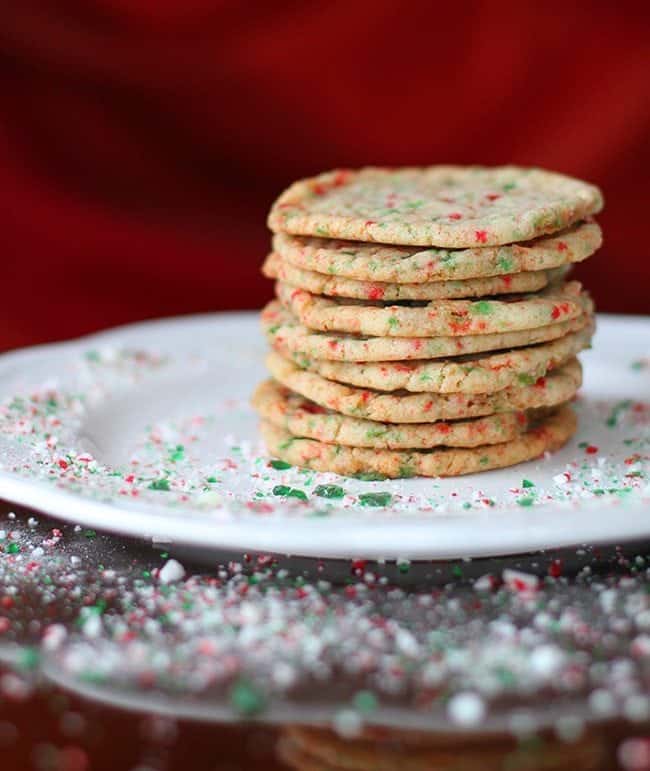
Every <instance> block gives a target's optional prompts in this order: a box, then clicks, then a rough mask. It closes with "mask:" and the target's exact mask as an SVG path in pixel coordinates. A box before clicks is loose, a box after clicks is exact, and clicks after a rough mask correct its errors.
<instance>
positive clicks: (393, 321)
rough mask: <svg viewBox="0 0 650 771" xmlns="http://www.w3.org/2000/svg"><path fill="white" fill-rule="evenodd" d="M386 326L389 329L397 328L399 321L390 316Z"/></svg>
mask: <svg viewBox="0 0 650 771" xmlns="http://www.w3.org/2000/svg"><path fill="white" fill-rule="evenodd" d="M388 326H389V327H390V328H391V329H395V327H399V319H398V318H396V317H395V316H391V317H390V318H389V319H388Z"/></svg>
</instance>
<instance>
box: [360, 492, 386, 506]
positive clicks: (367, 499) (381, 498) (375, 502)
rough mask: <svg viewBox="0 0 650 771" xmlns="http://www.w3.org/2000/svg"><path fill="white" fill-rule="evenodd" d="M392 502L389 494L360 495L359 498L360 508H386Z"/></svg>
mask: <svg viewBox="0 0 650 771" xmlns="http://www.w3.org/2000/svg"><path fill="white" fill-rule="evenodd" d="M392 500H393V496H392V495H391V494H390V493H361V495H360V496H359V503H360V504H361V505H362V506H388V505H389V504H390V502H391V501H392Z"/></svg>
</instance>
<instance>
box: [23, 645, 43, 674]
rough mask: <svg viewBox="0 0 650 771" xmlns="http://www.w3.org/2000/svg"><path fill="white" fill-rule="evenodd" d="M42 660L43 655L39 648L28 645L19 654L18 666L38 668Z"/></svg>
mask: <svg viewBox="0 0 650 771" xmlns="http://www.w3.org/2000/svg"><path fill="white" fill-rule="evenodd" d="M40 660H41V655H40V653H39V651H38V649H37V648H34V647H33V646H31V645H30V646H28V647H27V648H23V649H22V650H21V652H20V655H19V656H18V666H19V667H20V668H21V669H36V667H37V666H38V664H39V662H40Z"/></svg>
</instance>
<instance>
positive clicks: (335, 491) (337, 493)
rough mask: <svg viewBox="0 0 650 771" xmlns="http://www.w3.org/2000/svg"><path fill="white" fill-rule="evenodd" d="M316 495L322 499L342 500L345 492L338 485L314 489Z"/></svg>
mask: <svg viewBox="0 0 650 771" xmlns="http://www.w3.org/2000/svg"><path fill="white" fill-rule="evenodd" d="M314 495H319V496H320V497H321V498H342V497H343V496H344V495H345V490H344V489H343V488H342V487H339V486H338V485H318V486H317V487H316V488H315V489H314Z"/></svg>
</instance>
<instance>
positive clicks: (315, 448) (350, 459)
mask: <svg viewBox="0 0 650 771" xmlns="http://www.w3.org/2000/svg"><path fill="white" fill-rule="evenodd" d="M576 428H577V419H576V416H575V413H574V412H573V410H572V409H571V408H570V407H566V406H565V407H561V408H560V409H558V411H557V412H555V413H553V414H552V415H550V416H548V417H546V418H544V419H542V420H540V421H539V423H538V424H537V425H535V426H534V427H532V428H530V429H528V431H526V432H525V433H523V434H521V435H520V436H518V437H517V438H515V439H512V440H511V441H508V442H502V443H500V444H493V445H481V446H480V447H474V448H471V449H461V448H444V449H434V450H401V451H397V450H377V449H368V448H362V447H343V446H341V445H339V444H325V443H324V442H319V441H318V440H315V439H305V438H302V437H297V436H293V435H292V434H290V433H289V432H288V431H286V430H284V429H282V428H278V427H277V426H275V425H273V424H272V423H270V422H268V421H266V420H263V421H262V422H261V432H262V437H263V439H264V441H265V443H266V446H267V448H268V451H269V453H270V454H271V455H275V456H276V457H278V458H280V459H281V460H284V461H286V462H287V463H291V465H292V466H302V467H306V468H310V469H313V470H314V471H332V472H334V473H336V474H341V475H342V476H354V475H356V474H367V473H374V474H381V475H382V476H385V477H390V478H393V479H397V478H400V477H413V476H422V477H449V476H460V475H462V474H474V473H477V472H479V471H489V470H490V469H497V468H505V467H506V466H514V465H516V464H517V463H523V462H525V461H529V460H533V459H534V458H538V457H539V456H540V455H542V454H543V453H545V452H550V451H553V450H557V449H559V448H560V447H562V445H564V444H565V443H566V442H567V441H568V440H569V439H570V438H571V437H572V436H573V434H574V433H575V431H576Z"/></svg>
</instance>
